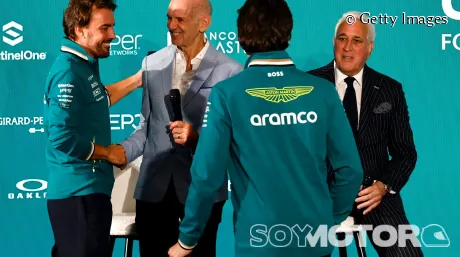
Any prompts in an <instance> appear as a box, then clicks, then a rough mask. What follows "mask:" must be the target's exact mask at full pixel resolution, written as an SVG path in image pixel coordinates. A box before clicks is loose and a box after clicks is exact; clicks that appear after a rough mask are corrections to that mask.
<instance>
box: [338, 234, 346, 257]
mask: <svg viewBox="0 0 460 257" xmlns="http://www.w3.org/2000/svg"><path fill="white" fill-rule="evenodd" d="M337 239H338V240H339V241H344V242H345V233H337ZM339 256H340V257H347V256H348V254H347V246H346V245H343V246H340V244H339Z"/></svg>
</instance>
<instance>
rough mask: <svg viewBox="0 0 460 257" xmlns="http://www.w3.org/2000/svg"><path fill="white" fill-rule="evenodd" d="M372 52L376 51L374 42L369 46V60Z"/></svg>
mask: <svg viewBox="0 0 460 257" xmlns="http://www.w3.org/2000/svg"><path fill="white" fill-rule="evenodd" d="M372 50H374V42H371V43H370V44H369V52H368V53H367V58H369V57H370V56H371V54H372Z"/></svg>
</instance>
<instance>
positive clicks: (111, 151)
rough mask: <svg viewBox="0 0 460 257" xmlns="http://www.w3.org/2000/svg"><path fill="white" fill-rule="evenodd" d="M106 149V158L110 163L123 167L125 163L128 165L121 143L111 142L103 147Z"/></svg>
mask: <svg viewBox="0 0 460 257" xmlns="http://www.w3.org/2000/svg"><path fill="white" fill-rule="evenodd" d="M105 149H106V150H107V154H106V160H107V161H108V162H109V163H111V164H112V165H114V166H116V167H118V168H120V169H124V168H126V165H128V161H127V160H126V151H125V148H123V146H121V145H117V144H111V145H109V146H107V147H105Z"/></svg>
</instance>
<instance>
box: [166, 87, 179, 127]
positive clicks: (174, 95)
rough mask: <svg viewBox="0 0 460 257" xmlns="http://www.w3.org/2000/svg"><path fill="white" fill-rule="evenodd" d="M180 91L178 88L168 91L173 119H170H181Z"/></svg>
mask: <svg viewBox="0 0 460 257" xmlns="http://www.w3.org/2000/svg"><path fill="white" fill-rule="evenodd" d="M180 98H181V95H180V92H179V89H171V90H170V91H169V100H171V105H172V110H173V119H172V121H178V120H180V121H182V107H181V103H180Z"/></svg>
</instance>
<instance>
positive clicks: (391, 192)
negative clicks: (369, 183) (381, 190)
mask: <svg viewBox="0 0 460 257" xmlns="http://www.w3.org/2000/svg"><path fill="white" fill-rule="evenodd" d="M385 191H387V192H388V193H390V194H395V191H393V189H392V188H391V186H389V185H388V184H385Z"/></svg>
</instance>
